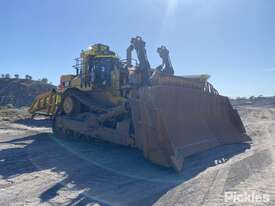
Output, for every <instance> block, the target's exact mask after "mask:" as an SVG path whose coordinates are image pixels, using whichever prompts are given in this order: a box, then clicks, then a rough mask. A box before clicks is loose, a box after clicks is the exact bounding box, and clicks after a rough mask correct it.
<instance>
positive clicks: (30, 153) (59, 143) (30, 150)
mask: <svg viewBox="0 0 275 206" xmlns="http://www.w3.org/2000/svg"><path fill="white" fill-rule="evenodd" d="M24 123H25V124H27V123H28V122H24ZM2 143H9V144H14V145H17V144H20V146H21V148H9V149H5V150H1V151H0V160H1V161H0V176H2V177H3V178H5V179H7V178H10V177H11V176H14V175H21V174H26V173H31V172H34V171H42V170H46V169H51V170H52V171H54V172H57V173H64V174H65V177H64V179H62V180H60V181H59V182H57V183H56V184H55V185H54V186H52V187H50V188H48V189H47V190H46V191H44V192H43V193H42V194H41V195H40V199H41V202H48V201H50V200H51V199H53V198H55V197H56V196H58V195H59V191H60V190H62V189H64V188H67V186H68V184H71V185H73V188H72V190H78V191H80V190H83V191H84V190H85V191H84V192H81V193H80V194H79V195H78V197H77V198H75V199H73V200H71V202H70V203H69V204H68V205H87V204H90V203H98V204H100V205H131V206H135V205H136V206H140V205H152V204H153V203H154V202H155V201H157V200H158V199H159V198H160V197H161V196H162V195H163V194H165V193H166V192H168V191H169V190H170V189H172V188H174V187H176V186H177V185H179V184H181V183H183V182H184V181H187V180H189V179H190V178H193V177H194V176H196V175H197V174H199V173H200V172H202V171H204V170H205V169H207V168H208V167H211V166H214V165H215V162H216V160H222V159H229V158H231V157H232V156H234V155H237V154H239V153H241V152H243V151H244V150H246V149H248V148H249V147H250V145H249V144H235V145H227V146H222V147H218V148H215V149H212V150H209V151H207V152H203V153H200V154H197V155H193V156H190V157H189V158H186V161H185V168H184V171H183V172H182V174H177V173H175V172H174V171H173V170H172V169H167V168H163V167H160V166H156V165H153V164H151V163H150V162H148V161H146V160H145V159H144V158H143V155H142V154H141V152H139V151H137V150H135V149H131V148H127V147H121V146H117V145H113V144H107V143H101V142H93V143H88V144H87V143H84V142H76V141H72V140H60V139H56V138H55V137H53V136H52V135H51V134H49V133H43V134H38V135H31V136H26V137H23V138H17V139H13V140H10V141H6V142H2Z"/></svg>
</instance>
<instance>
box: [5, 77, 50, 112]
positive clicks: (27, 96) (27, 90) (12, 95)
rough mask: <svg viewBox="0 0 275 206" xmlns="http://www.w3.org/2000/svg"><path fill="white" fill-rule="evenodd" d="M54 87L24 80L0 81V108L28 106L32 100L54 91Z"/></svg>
mask: <svg viewBox="0 0 275 206" xmlns="http://www.w3.org/2000/svg"><path fill="white" fill-rule="evenodd" d="M54 88H55V86H53V85H51V84H46V83H43V82H41V81H33V80H26V79H0V106H1V105H7V104H12V105H13V106H16V107H21V106H30V105H31V103H32V101H33V100H34V98H35V97H36V96H37V95H39V94H41V93H43V92H47V91H50V90H52V89H54Z"/></svg>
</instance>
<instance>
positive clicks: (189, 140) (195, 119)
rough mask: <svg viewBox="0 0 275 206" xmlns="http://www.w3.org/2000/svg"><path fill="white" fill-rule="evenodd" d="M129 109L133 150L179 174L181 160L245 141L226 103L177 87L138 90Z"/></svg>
mask: <svg viewBox="0 0 275 206" xmlns="http://www.w3.org/2000/svg"><path fill="white" fill-rule="evenodd" d="M136 96H138V98H132V99H131V100H130V102H131V109H132V118H133V122H134V127H135V136H136V137H135V140H136V146H137V147H138V148H139V149H141V150H142V151H143V154H144V157H145V158H147V159H149V160H151V161H152V162H154V163H156V164H159V165H163V166H167V167H174V169H175V170H176V171H178V172H179V171H181V170H182V167H183V162H184V158H185V157H186V156H189V155H192V154H194V153H197V152H200V151H204V150H207V149H210V148H213V147H216V146H218V145H222V144H232V143H240V142H245V141H249V140H250V138H249V137H248V136H247V135H246V134H245V129H244V126H243V124H242V122H241V119H240V117H239V114H238V112H237V111H236V110H235V109H233V108H232V106H231V104H230V102H229V99H228V98H227V97H223V96H220V95H216V94H211V93H206V92H202V91H200V90H197V89H192V88H183V87H179V86H167V85H165V86H162V85H159V86H152V87H143V88H140V89H139V91H138V94H137V95H136Z"/></svg>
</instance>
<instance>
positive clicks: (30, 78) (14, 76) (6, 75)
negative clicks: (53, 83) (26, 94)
mask: <svg viewBox="0 0 275 206" xmlns="http://www.w3.org/2000/svg"><path fill="white" fill-rule="evenodd" d="M1 79H25V80H32V79H33V78H32V76H30V75H28V74H26V75H25V76H24V77H23V78H20V76H19V74H15V75H13V77H12V75H10V74H9V73H7V74H1ZM38 81H41V82H43V83H45V84H47V83H48V82H49V81H48V79H47V78H42V79H38Z"/></svg>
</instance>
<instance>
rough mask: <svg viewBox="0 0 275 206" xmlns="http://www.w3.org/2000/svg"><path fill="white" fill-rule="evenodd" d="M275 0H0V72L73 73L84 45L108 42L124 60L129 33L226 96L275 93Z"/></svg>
mask: <svg viewBox="0 0 275 206" xmlns="http://www.w3.org/2000/svg"><path fill="white" fill-rule="evenodd" d="M274 11H275V1H274V0H138V1H130V0H43V1H42V0H9V1H5V0H0V48H1V49H0V73H1V74H2V73H10V74H20V75H21V76H24V75H25V74H29V75H31V76H33V78H34V79H39V78H43V77H46V78H48V79H49V80H50V81H51V82H53V83H54V84H56V85H57V84H58V82H59V77H60V75H61V74H70V73H74V69H73V68H72V65H73V64H74V58H76V57H78V56H79V53H80V51H81V49H84V48H87V47H88V46H90V45H91V44H94V43H104V44H107V45H109V46H110V47H111V49H112V50H114V51H116V52H117V53H118V55H119V56H120V57H121V58H122V59H125V57H126V48H127V47H128V46H129V43H130V39H131V38H132V37H135V36H137V35H139V36H142V37H143V39H144V40H145V41H146V48H147V53H148V57H149V60H150V63H151V66H152V67H156V66H158V65H159V64H160V63H161V60H160V58H159V56H158V54H157V52H156V49H157V48H158V47H159V46H161V45H165V46H166V47H167V48H169V50H170V56H171V60H172V64H173V66H174V70H175V73H176V74H177V75H191V74H209V75H211V79H210V82H211V83H213V85H214V86H215V87H216V88H217V89H218V90H219V91H220V93H221V94H222V95H226V96H230V97H238V96H246V97H249V96H252V95H254V96H258V95H265V96H273V95H275V12H274Z"/></svg>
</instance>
